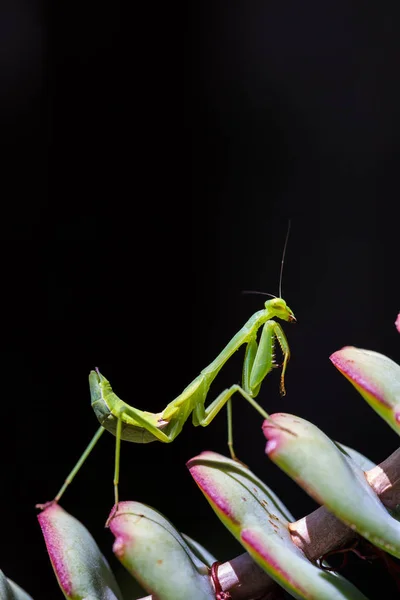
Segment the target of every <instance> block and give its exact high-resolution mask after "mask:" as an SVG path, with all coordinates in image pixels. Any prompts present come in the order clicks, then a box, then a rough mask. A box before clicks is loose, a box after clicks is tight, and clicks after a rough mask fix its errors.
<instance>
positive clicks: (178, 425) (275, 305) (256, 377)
mask: <svg viewBox="0 0 400 600" xmlns="http://www.w3.org/2000/svg"><path fill="white" fill-rule="evenodd" d="M288 234H289V231H288V233H287V236H286V241H285V247H284V251H283V257H282V265H281V276H280V284H279V295H280V296H281V295H282V294H281V282H282V268H283V260H284V256H285V250H286V243H287V238H288ZM267 295H270V294H267ZM275 318H279V319H281V320H283V321H289V322H295V321H296V319H295V316H294V314H293V311H292V310H291V309H290V308H289V306H288V305H287V304H286V302H285V300H283V298H281V297H277V296H272V298H271V299H270V300H267V301H266V302H265V303H264V308H263V309H261V310H259V311H257V312H256V313H254V315H253V316H251V317H250V318H249V319H248V321H247V322H246V323H245V324H244V325H243V327H242V328H241V329H240V330H239V331H238V332H237V333H236V335H234V337H233V338H232V339H231V340H230V342H228V344H227V345H226V346H225V348H224V349H223V350H222V351H221V352H220V354H219V355H218V356H217V357H216V358H215V359H214V360H213V361H212V362H211V364H209V365H208V367H206V368H205V369H203V370H202V371H201V372H200V374H199V375H198V376H197V377H196V378H195V379H194V380H193V381H192V383H190V384H189V385H188V386H187V387H186V388H185V389H184V390H183V392H182V393H181V394H179V396H178V397H177V398H175V399H174V400H172V402H170V403H169V404H167V406H166V407H165V409H164V410H163V411H161V412H159V413H151V412H147V411H142V410H139V409H138V408H134V407H133V406H130V405H129V404H127V403H126V402H124V401H123V400H121V399H120V398H118V396H117V395H116V394H115V393H114V392H113V390H112V388H111V385H110V383H109V381H108V380H107V379H106V378H105V377H104V376H103V375H102V374H101V373H100V371H99V370H98V369H96V370H94V371H91V372H90V375H89V386H90V395H91V405H92V408H93V410H94V412H95V414H96V416H97V418H98V420H99V422H100V427H99V429H98V430H97V432H96V433H95V435H94V436H93V438H92V440H91V441H90V443H89V445H88V446H87V448H86V450H85V451H84V453H83V454H82V456H81V457H80V459H79V460H78V462H77V463H76V465H75V467H74V468H73V469H72V471H71V472H70V474H69V475H68V477H67V478H66V480H65V481H64V484H63V485H62V487H61V489H60V490H59V492H58V494H57V495H56V496H55V498H54V500H52V501H51V502H50V503H46V504H38V505H37V507H38V508H41V509H43V508H45V507H46V506H48V505H49V504H52V503H54V502H56V503H57V502H59V500H60V499H61V497H62V495H63V494H64V492H65V490H66V489H67V487H68V486H69V485H70V483H71V482H72V480H73V479H74V477H75V475H76V474H77V473H78V471H79V470H80V468H81V466H82V465H83V463H84V462H85V460H86V459H87V457H88V456H89V454H90V452H91V451H92V450H93V448H94V447H95V445H96V444H97V442H98V440H99V439H100V437H101V436H102V435H103V433H104V432H105V431H109V432H110V433H112V434H113V435H114V436H115V438H116V443H115V466H114V496H115V507H117V506H118V502H119V493H118V483H119V468H120V448H121V440H126V441H129V442H135V443H139V444H146V443H148V442H154V441H156V440H157V441H160V442H164V443H169V442H172V441H173V440H175V438H176V437H177V436H178V435H179V434H180V432H181V431H182V428H183V426H184V424H185V423H186V421H187V420H188V418H189V417H190V415H192V423H193V425H194V426H195V427H197V426H199V425H201V426H202V427H206V426H207V425H209V424H210V423H211V421H213V419H214V418H215V417H216V416H217V414H218V413H219V411H220V410H221V409H222V408H223V407H224V406H225V405H226V406H227V416H228V447H229V451H230V455H231V457H232V458H233V459H235V460H238V459H237V457H236V454H235V451H234V448H233V433H232V405H231V398H232V396H233V395H234V394H235V393H239V394H240V395H241V396H242V397H243V398H244V399H245V400H247V402H249V403H250V404H251V405H252V406H253V408H255V409H256V410H257V411H258V412H259V413H260V414H261V416H262V417H263V418H264V419H269V418H270V417H269V415H268V413H267V412H265V411H264V409H263V408H262V407H261V406H260V405H259V404H258V403H257V402H256V401H255V400H254V398H255V397H256V396H257V395H258V393H259V391H260V388H261V384H262V382H263V380H264V379H265V377H266V376H267V375H268V373H269V372H270V371H271V370H272V369H273V368H274V367H277V366H278V365H277V363H276V362H275V355H274V348H275V343H276V342H278V343H279V346H280V348H281V350H282V354H283V363H282V372H281V379H280V392H281V395H284V394H285V393H286V392H285V372H286V367H287V364H288V361H289V358H290V350H289V345H288V342H287V339H286V336H285V334H284V331H283V329H282V327H281V325H280V324H279V323H278V322H276V321H275V320H274V319H275ZM260 329H261V334H260V337H259V340H257V337H258V333H259V330H260ZM244 344H245V345H246V350H245V356H244V361H243V371H242V385H241V386H240V385H238V384H234V385H232V386H231V387H230V388H228V389H225V390H224V391H223V392H221V393H220V394H219V396H218V397H217V398H216V399H215V400H214V401H212V402H211V403H210V404H209V405H208V406H207V407H206V406H205V401H206V398H207V395H208V392H209V389H210V386H211V384H212V383H213V381H214V380H215V378H216V377H217V375H218V373H219V372H220V370H221V369H222V367H223V366H224V364H225V363H226V362H227V361H228V360H229V359H230V358H231V356H232V355H233V354H234V353H235V352H236V351H237V350H238V349H239V348H240V347H241V346H242V345H244Z"/></svg>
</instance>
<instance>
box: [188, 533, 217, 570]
mask: <svg viewBox="0 0 400 600" xmlns="http://www.w3.org/2000/svg"><path fill="white" fill-rule="evenodd" d="M181 535H182V537H183V539H184V540H185V542H186V543H187V545H188V546H189V548H190V549H191V551H192V552H193V553H194V554H196V556H197V558H199V559H200V560H201V562H203V563H204V564H205V565H207V567H210V568H211V566H212V565H213V563H215V562H217V559H216V558H215V557H214V556H213V555H212V554H211V552H209V551H208V550H207V549H206V548H204V546H202V545H201V544H199V542H196V540H194V539H192V538H191V537H189V536H188V535H186V534H185V533H182V534H181Z"/></svg>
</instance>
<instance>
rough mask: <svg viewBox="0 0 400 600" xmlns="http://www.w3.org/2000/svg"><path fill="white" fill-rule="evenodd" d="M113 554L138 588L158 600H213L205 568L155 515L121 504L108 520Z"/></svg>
mask: <svg viewBox="0 0 400 600" xmlns="http://www.w3.org/2000/svg"><path fill="white" fill-rule="evenodd" d="M109 523H110V529H111V531H112V533H113V534H114V535H115V542H114V546H113V550H114V553H115V555H116V556H117V558H118V559H119V560H120V561H121V563H122V564H123V565H124V566H125V567H126V568H127V569H128V571H129V572H130V573H131V575H133V576H134V577H135V578H136V579H137V581H138V582H139V583H140V585H141V586H142V587H143V588H144V589H145V590H146V591H147V592H148V593H152V594H154V595H155V596H156V597H157V598H158V600H187V598H191V599H192V600H214V599H215V594H214V589H213V586H212V583H211V581H210V577H209V569H208V566H207V564H205V563H204V562H203V560H201V558H199V556H198V552H197V551H196V552H193V551H192V550H191V549H190V547H189V545H188V544H187V543H186V542H185V540H184V539H183V537H182V535H181V534H180V533H179V532H178V531H177V530H176V529H175V528H174V526H173V525H172V524H171V523H170V522H169V521H168V520H167V519H166V518H165V517H164V516H163V515H161V514H160V513H159V512H158V511H156V510H154V509H152V508H150V507H149V506H146V505H145V504H141V503H140V502H120V503H119V504H118V510H117V511H116V512H115V508H114V509H113V511H112V512H111V516H110V520H109Z"/></svg>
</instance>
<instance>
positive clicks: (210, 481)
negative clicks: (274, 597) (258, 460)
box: [187, 452, 366, 600]
mask: <svg viewBox="0 0 400 600" xmlns="http://www.w3.org/2000/svg"><path fill="white" fill-rule="evenodd" d="M187 466H188V468H189V471H190V473H191V475H192V477H193V479H194V480H195V482H196V483H197V485H198V487H199V488H200V490H201V491H202V492H203V494H204V496H205V497H206V499H207V500H208V502H209V503H210V505H211V507H212V509H213V510H214V512H215V513H216V514H217V516H218V517H219V518H220V520H221V521H222V523H223V524H224V525H225V526H226V527H227V529H228V530H229V531H230V532H231V533H232V534H233V535H234V536H235V538H236V539H237V540H238V541H239V542H240V543H241V544H242V546H243V547H244V548H245V549H246V550H247V552H248V553H249V554H250V556H251V557H252V558H253V560H254V561H255V562H256V563H258V564H259V565H260V567H261V568H262V569H264V571H266V573H268V575H270V577H271V578H272V579H273V580H274V581H276V582H277V583H278V584H279V585H281V586H282V587H283V588H284V589H285V590H287V591H288V592H289V593H290V594H291V595H292V596H293V597H294V598H298V599H299V598H304V599H307V600H344V599H346V600H366V598H365V596H364V594H362V593H361V592H360V591H359V590H357V589H356V588H355V587H354V586H353V585H352V584H351V583H350V582H348V581H347V580H345V579H344V578H342V577H340V576H338V575H336V574H332V573H328V572H326V571H323V570H322V569H320V568H318V567H317V566H316V565H315V564H313V563H311V562H310V561H309V560H308V559H307V558H306V557H305V555H304V554H303V552H302V551H301V550H300V549H299V548H298V547H297V546H296V545H295V544H294V543H293V541H292V538H291V535H290V533H289V528H288V525H289V523H290V521H294V518H293V517H291V515H290V513H289V511H288V510H287V509H286V508H285V507H284V505H283V504H282V502H281V501H280V500H279V499H277V496H276V495H275V494H274V493H273V492H272V491H271V490H270V489H269V488H268V486H266V485H265V484H264V483H263V482H262V481H260V480H259V479H258V477H256V476H255V475H254V474H253V473H252V472H251V471H250V470H249V469H247V468H246V467H244V466H243V465H241V464H239V463H238V462H236V461H234V460H231V459H229V458H225V457H224V456H221V455H219V454H216V453H214V452H203V453H202V454H200V455H199V456H196V457H194V458H192V459H191V460H189V462H188V463H187ZM288 516H289V519H288Z"/></svg>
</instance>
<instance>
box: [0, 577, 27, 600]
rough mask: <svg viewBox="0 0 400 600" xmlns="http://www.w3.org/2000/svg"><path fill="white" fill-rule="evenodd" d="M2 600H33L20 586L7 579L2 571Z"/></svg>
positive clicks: (0, 582)
mask: <svg viewBox="0 0 400 600" xmlns="http://www.w3.org/2000/svg"><path fill="white" fill-rule="evenodd" d="M0 598H1V600H33V598H32V596H30V595H29V594H27V593H26V592H25V591H24V590H23V589H22V588H21V587H19V585H17V584H16V583H14V582H13V581H11V579H7V577H6V576H5V575H4V573H3V571H0Z"/></svg>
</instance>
